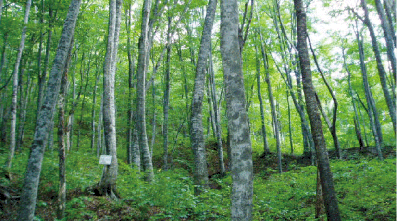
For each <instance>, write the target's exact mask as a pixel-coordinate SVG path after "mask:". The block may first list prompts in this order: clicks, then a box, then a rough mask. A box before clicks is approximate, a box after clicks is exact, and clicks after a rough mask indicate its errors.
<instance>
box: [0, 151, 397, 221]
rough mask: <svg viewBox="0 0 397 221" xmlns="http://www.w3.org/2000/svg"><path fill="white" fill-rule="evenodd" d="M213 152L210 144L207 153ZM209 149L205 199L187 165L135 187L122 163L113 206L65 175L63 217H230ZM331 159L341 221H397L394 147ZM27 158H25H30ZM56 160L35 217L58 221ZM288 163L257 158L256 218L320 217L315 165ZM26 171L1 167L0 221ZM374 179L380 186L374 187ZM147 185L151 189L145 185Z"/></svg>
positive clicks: (226, 182) (227, 183) (12, 214)
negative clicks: (381, 155)
mask: <svg viewBox="0 0 397 221" xmlns="http://www.w3.org/2000/svg"><path fill="white" fill-rule="evenodd" d="M214 148H215V147H212V145H210V146H207V149H209V150H211V149H214ZM209 152H210V154H209V156H208V158H209V161H210V162H209V165H210V168H209V170H210V176H211V179H210V180H211V185H210V187H211V189H210V190H209V191H208V192H207V193H205V194H204V196H200V197H197V196H194V194H193V191H192V190H193V189H194V187H193V185H192V178H191V174H190V173H191V171H190V172H189V171H188V170H189V169H188V168H189V166H185V167H186V168H185V169H181V168H176V169H174V170H173V172H159V171H160V170H158V171H157V174H156V176H157V179H156V183H154V184H146V183H144V182H143V181H139V182H138V181H137V179H136V178H137V175H134V176H133V177H132V178H131V179H129V180H128V177H129V176H128V174H131V171H130V170H129V169H128V168H125V167H124V166H123V165H124V164H123V165H121V169H119V170H121V172H120V173H121V175H119V180H120V179H121V181H120V182H119V181H118V182H119V183H120V184H118V188H119V191H120V193H119V194H120V195H122V196H126V197H125V198H123V199H119V200H116V201H114V200H111V199H109V198H107V197H102V196H95V194H94V193H92V192H90V191H87V189H89V188H87V186H88V185H87V182H91V183H92V182H93V181H92V180H91V179H92V177H91V178H90V177H88V178H86V179H85V178H82V177H81V174H80V178H76V177H79V172H78V171H80V170H81V168H73V169H72V170H75V171H74V172H73V173H77V174H76V176H73V175H70V176H69V177H68V185H69V187H68V192H67V208H66V218H65V219H63V220H228V219H229V218H228V216H229V213H230V210H229V207H230V202H229V201H230V200H229V199H230V188H231V178H230V175H227V176H226V177H223V178H220V177H219V176H218V173H217V171H216V168H217V160H216V157H215V156H212V154H211V151H209ZM215 155H216V154H215ZM329 155H330V158H331V159H332V160H331V166H332V170H333V173H334V180H335V183H336V184H335V185H336V188H337V194H338V198H339V204H340V209H341V212H342V217H343V218H344V220H396V214H395V210H396V198H395V197H396V196H395V191H396V189H395V188H396V184H395V180H396V174H395V172H396V171H395V170H396V149H395V147H385V149H384V156H385V159H386V160H385V161H384V162H379V161H378V160H377V159H376V158H377V156H376V152H375V150H374V149H372V148H366V149H365V150H360V149H359V148H349V149H343V152H342V156H343V159H341V160H336V159H335V156H336V154H335V151H330V152H329ZM22 158H23V159H25V160H26V156H25V157H22ZM23 159H21V160H23ZM55 159H56V158H55ZM55 159H54V160H53V161H50V162H49V163H48V165H49V166H48V167H47V168H46V167H43V170H50V172H44V171H43V173H44V174H42V178H41V179H42V180H41V184H40V188H39V195H38V200H37V206H36V217H35V218H36V220H56V219H55V214H56V205H57V201H56V199H57V185H58V184H57V176H56V175H54V177H52V178H51V177H48V176H51V175H50V174H52V173H53V174H56V172H57V171H56V162H57V161H56V160H55ZM283 162H284V164H283V171H284V172H285V173H283V174H281V175H280V174H278V173H277V156H276V154H275V153H270V154H267V155H263V154H262V155H257V156H254V172H255V177H256V179H255V181H254V189H255V190H254V197H255V199H254V211H255V214H254V219H255V220H275V219H282V220H315V219H314V214H313V213H314V204H315V173H316V169H315V167H313V166H310V165H307V163H305V162H307V160H305V159H304V158H303V157H302V156H294V155H288V154H283ZM156 163H158V164H159V162H155V164H156ZM175 164H178V165H179V166H180V167H183V166H181V165H182V164H183V163H181V162H180V161H177V160H175ZM226 164H227V162H226ZM45 165H46V164H44V165H43V166H45ZM83 165H84V163H83ZM75 166H76V167H77V166H80V167H81V165H79V164H77V165H76V164H75ZM21 167H22V166H21ZM92 167H94V166H92ZM90 168H91V165H88V166H87V165H85V166H83V168H82V170H86V171H85V173H89V171H88V170H89V169H90ZM87 169H88V170H87ZM22 171H23V169H22V168H19V169H18V170H13V171H11V173H10V174H11V181H10V177H8V174H9V173H7V172H5V171H4V170H3V171H1V173H0V176H1V178H0V179H1V180H0V197H1V198H0V220H16V216H17V209H18V207H19V206H18V203H19V194H20V192H21V186H22V180H23V172H22ZM76 171H77V172H76ZM96 171H98V170H96ZM134 174H136V173H134ZM375 175H378V176H380V177H375ZM43 176H45V177H43ZM127 176H128V177H127ZM78 179H80V180H78ZM373 179H376V180H377V181H376V182H375V183H371V182H374V180H373ZM354 180H356V181H354ZM90 185H91V184H90ZM145 185H147V187H142V186H145ZM355 185H356V186H355ZM366 185H367V186H366ZM167 189H169V190H167ZM300 190H302V192H300ZM283 194H284V195H283ZM277 195H279V196H278V198H277ZM286 199H288V200H286ZM209 201H210V202H211V203H209ZM356 201H362V203H357V202H356ZM350 204H357V205H350ZM358 204H360V205H358Z"/></svg>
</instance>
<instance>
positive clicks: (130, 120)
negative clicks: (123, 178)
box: [125, 3, 136, 164]
mask: <svg viewBox="0 0 397 221" xmlns="http://www.w3.org/2000/svg"><path fill="white" fill-rule="evenodd" d="M125 24H126V30H127V57H128V111H127V115H128V121H127V139H128V141H127V163H128V164H132V145H133V140H132V135H133V128H132V126H133V122H134V111H133V104H132V102H133V97H134V94H133V89H135V88H136V87H135V83H134V72H135V57H133V56H132V53H131V50H132V49H131V25H132V4H131V3H129V6H128V8H127V9H126V22H125Z"/></svg>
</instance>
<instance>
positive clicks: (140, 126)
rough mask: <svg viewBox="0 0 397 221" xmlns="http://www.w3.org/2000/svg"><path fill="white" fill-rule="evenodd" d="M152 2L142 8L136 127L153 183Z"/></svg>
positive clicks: (146, 171)
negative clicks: (149, 115)
mask: <svg viewBox="0 0 397 221" xmlns="http://www.w3.org/2000/svg"><path fill="white" fill-rule="evenodd" d="M151 2H152V1H151V0H144V2H143V6H142V25H141V37H140V38H139V44H138V48H139V49H138V67H137V102H136V119H137V122H136V125H137V130H138V138H139V147H140V150H141V153H142V156H143V170H144V171H145V179H146V181H148V182H151V181H153V179H154V173H153V164H152V158H151V156H150V151H149V144H148V139H147V134H146V89H145V83H146V72H147V65H146V56H147V53H148V51H147V48H148V23H149V14H150V6H151Z"/></svg>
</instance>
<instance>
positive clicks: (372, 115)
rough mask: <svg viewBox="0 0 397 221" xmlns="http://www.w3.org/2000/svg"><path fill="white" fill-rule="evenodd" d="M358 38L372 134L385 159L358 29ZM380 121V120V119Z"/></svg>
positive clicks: (379, 154) (380, 157) (380, 153)
mask: <svg viewBox="0 0 397 221" xmlns="http://www.w3.org/2000/svg"><path fill="white" fill-rule="evenodd" d="M356 38H357V44H358V50H359V56H360V69H361V74H362V77H363V87H364V93H365V98H366V100H367V105H368V108H367V110H368V116H369V120H370V126H371V130H372V134H373V136H374V140H375V146H376V150H377V152H378V156H379V159H380V160H383V155H382V138H381V133H379V132H381V131H382V130H381V129H380V128H378V127H377V123H376V122H377V120H376V119H378V118H379V117H378V111H377V109H376V107H375V101H374V97H373V96H372V92H371V89H370V87H369V82H368V75H367V67H366V65H365V54H364V46H363V42H362V40H361V39H360V34H359V32H358V30H357V31H356ZM378 121H379V120H378Z"/></svg>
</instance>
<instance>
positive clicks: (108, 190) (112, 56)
mask: <svg viewBox="0 0 397 221" xmlns="http://www.w3.org/2000/svg"><path fill="white" fill-rule="evenodd" d="M109 5H110V7H109V32H108V43H107V48H106V55H105V62H104V65H103V123H104V131H105V148H106V154H107V155H110V156H112V161H111V164H110V165H106V166H105V169H104V170H103V174H102V178H101V181H100V182H99V191H100V192H101V193H102V194H103V195H107V196H111V197H112V198H115V197H117V191H116V180H117V171H118V163H117V145H116V109H115V98H114V86H115V85H114V81H115V75H116V62H117V48H118V44H119V34H120V23H121V7H122V0H110V1H109Z"/></svg>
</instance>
